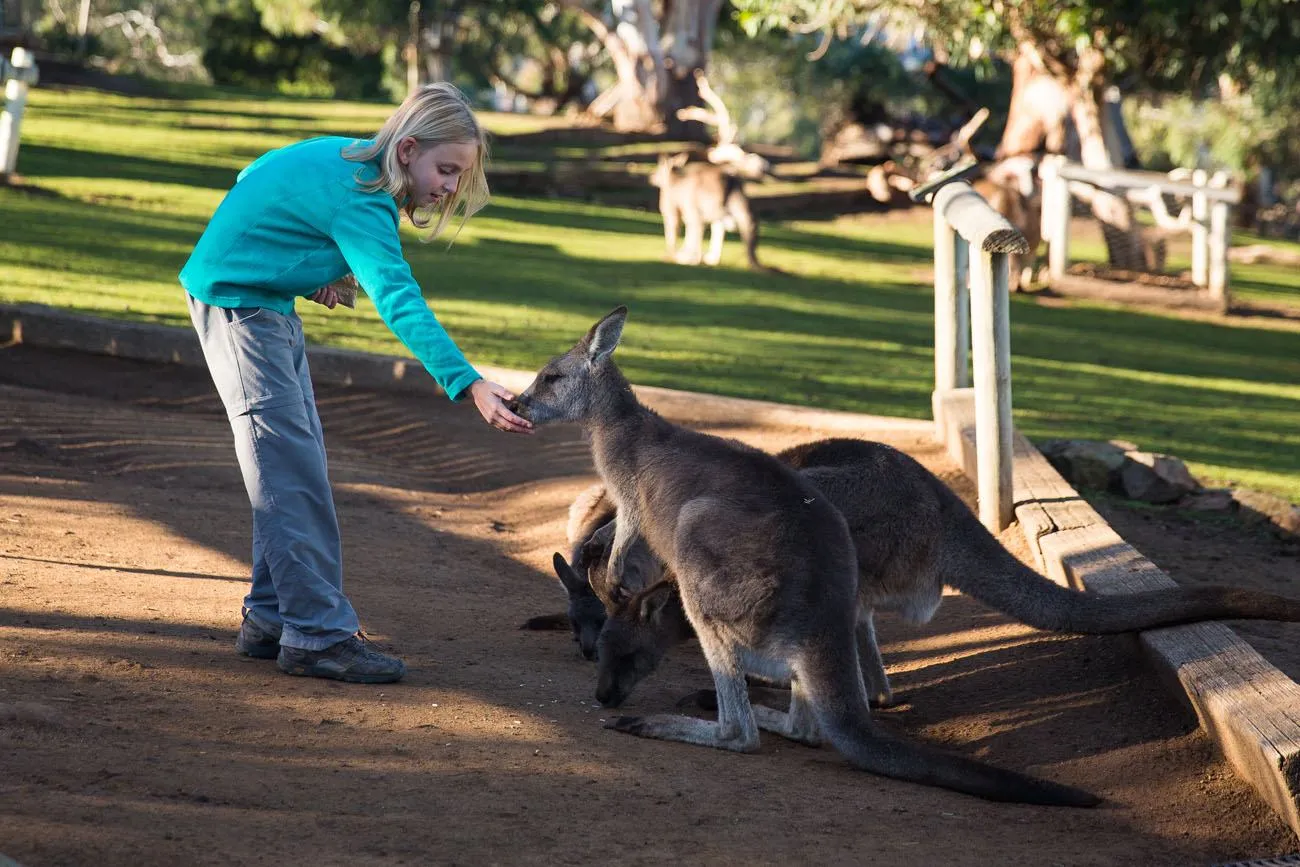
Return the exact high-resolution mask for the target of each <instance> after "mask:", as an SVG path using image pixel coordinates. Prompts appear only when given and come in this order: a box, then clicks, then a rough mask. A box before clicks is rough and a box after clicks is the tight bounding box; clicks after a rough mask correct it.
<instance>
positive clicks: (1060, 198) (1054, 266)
mask: <svg viewBox="0 0 1300 867" xmlns="http://www.w3.org/2000/svg"><path fill="white" fill-rule="evenodd" d="M1064 161H1065V158H1064V157H1060V156H1048V157H1044V158H1043V162H1042V164H1041V165H1039V167H1038V176H1039V177H1040V178H1042V181H1043V221H1042V231H1043V237H1044V238H1046V239H1047V274H1048V278H1049V282H1051V281H1058V280H1060V279H1061V278H1062V277H1064V276H1065V269H1066V268H1067V267H1068V266H1069V264H1070V212H1071V210H1072V207H1071V204H1070V182H1069V181H1068V180H1066V179H1065V178H1063V177H1061V165H1062V163H1063V162H1064Z"/></svg>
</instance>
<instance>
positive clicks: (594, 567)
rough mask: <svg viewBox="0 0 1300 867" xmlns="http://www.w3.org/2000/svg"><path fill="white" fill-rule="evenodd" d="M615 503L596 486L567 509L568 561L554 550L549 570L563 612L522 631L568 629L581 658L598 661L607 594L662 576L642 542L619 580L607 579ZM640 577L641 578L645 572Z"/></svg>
mask: <svg viewBox="0 0 1300 867" xmlns="http://www.w3.org/2000/svg"><path fill="white" fill-rule="evenodd" d="M616 514H617V512H616V510H615V508H614V504H613V502H612V501H610V499H609V497H608V496H607V495H606V493H605V486H604V485H602V484H595V485H592V486H591V487H589V488H587V489H586V490H585V491H583V492H582V493H581V494H579V495H578V496H577V498H576V499H575V500H574V501H573V503H572V504H571V505H570V506H569V521H568V528H567V531H566V536H567V538H568V542H569V557H568V559H567V560H566V559H565V557H564V555H563V554H561V553H560V552H558V551H557V552H555V555H554V557H553V558H552V561H551V562H552V566H553V568H554V569H555V577H556V578H558V579H559V581H560V586H561V588H563V590H564V595H565V597H566V598H567V599H568V603H569V605H568V610H567V611H565V612H564V613H557V614H543V615H540V616H538V617H530V618H529V619H528V620H526V621H524V623H523V624H521V625H520V627H519V628H520V629H532V630H547V631H549V630H555V631H560V630H571V631H572V633H573V640H574V641H575V642H577V644H578V650H579V652H580V653H581V654H582V657H583V659H587V660H592V659H595V658H596V645H597V641H598V639H599V637H600V630H601V627H602V626H604V624H605V616H606V612H607V611H608V610H612V609H613V607H614V605H615V598H614V597H612V596H610V595H609V593H610V590H611V589H612V590H613V592H615V593H617V594H619V595H620V598H621V597H623V596H627V595H629V590H628V588H629V587H632V588H640V587H644V586H647V585H648V584H652V583H654V581H656V580H658V579H659V578H661V577H662V571H663V568H662V564H661V563H660V562H659V560H658V558H656V557H655V556H654V555H653V554H652V553H650V549H649V548H648V547H646V545H645V543H644V542H643V541H639V540H638V542H637V543H636V544H635V545H634V548H633V556H631V557H629V559H628V560H627V562H626V563H625V565H624V569H625V570H626V571H625V573H624V575H623V579H622V581H620V582H613V581H609V580H608V579H607V578H606V575H605V569H606V566H607V564H608V562H609V547H610V545H611V544H612V543H613V540H614V523H613V521H614V516H615V515H616ZM643 573H644V574H643Z"/></svg>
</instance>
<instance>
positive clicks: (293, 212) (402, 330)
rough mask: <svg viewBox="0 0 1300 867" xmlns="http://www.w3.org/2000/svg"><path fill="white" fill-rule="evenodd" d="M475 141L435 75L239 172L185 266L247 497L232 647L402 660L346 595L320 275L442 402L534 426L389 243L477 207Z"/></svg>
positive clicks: (291, 660)
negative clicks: (342, 288) (472, 357)
mask: <svg viewBox="0 0 1300 867" xmlns="http://www.w3.org/2000/svg"><path fill="white" fill-rule="evenodd" d="M486 150H487V147H486V138H485V135H484V133H483V130H482V129H481V128H480V127H479V125H478V122H477V120H476V119H475V117H474V114H473V112H472V111H471V110H470V107H469V103H468V102H467V101H466V99H465V97H464V96H463V95H462V94H461V93H460V91H458V90H457V89H456V88H455V87H453V86H451V85H449V84H432V85H429V86H427V87H424V88H422V89H420V90H419V91H418V92H416V93H415V94H413V95H412V96H410V97H409V98H408V99H407V100H406V101H405V102H403V103H402V105H401V107H400V108H398V110H397V111H396V113H394V114H393V116H392V117H391V118H389V119H388V122H387V123H385V124H384V126H383V128H382V129H381V130H380V131H379V133H378V134H377V135H376V136H375V138H374V139H373V140H360V141H356V140H351V139H344V138H316V139H309V140H307V141H303V142H299V143H297V144H294V145H290V146H288V147H284V148H280V149H279V150H275V151H271V152H270V153H268V154H266V155H264V156H262V157H261V158H259V159H258V160H257V161H256V162H254V163H253V164H252V165H250V166H249V167H248V168H246V169H244V171H243V172H241V173H240V175H239V178H238V180H237V181H236V183H235V186H234V187H233V188H232V189H231V190H230V192H229V193H228V194H227V195H226V197H225V199H224V200H223V201H222V202H221V205H220V206H219V207H218V208H217V211H216V213H215V214H214V215H213V217H212V220H211V222H209V223H208V226H207V229H206V230H205V231H204V232H203V236H202V237H201V238H200V239H199V242H198V244H197V245H196V246H195V248H194V252H193V253H192V254H191V256H190V258H189V261H188V262H187V263H186V264H185V267H184V269H183V270H182V271H181V274H180V280H181V285H182V286H184V287H185V289H186V291H187V292H188V293H189V307H190V318H191V319H192V320H193V322H194V327H195V329H196V330H197V331H198V334H199V340H200V342H201V343H202V345H203V355H204V358H205V359H206V360H207V363H208V369H209V371H210V372H211V373H212V379H213V382H214V383H215V384H216V387H217V391H218V393H219V394H220V395H221V400H222V403H224V404H225V408H226V414H227V416H228V417H229V419H230V425H231V428H232V429H233V430H234V434H235V451H236V454H237V455H238V458H239V466H240V469H241V470H242V472H243V476H244V484H245V486H246V487H247V489H248V496H249V499H250V501H251V502H252V506H253V584H252V589H251V590H250V591H249V593H248V596H247V597H246V598H245V599H244V621H243V624H242V625H241V627H240V630H239V637H238V638H237V639H236V641H235V647H236V649H237V650H238V651H239V652H240V653H243V654H246V655H248V656H253V657H257V658H259V659H276V661H277V664H278V666H279V668H280V670H281V671H284V672H286V673H288V674H296V675H307V676H311V677H327V678H333V679H336V680H345V681H350V682H354V683H389V682H392V681H395V680H398V679H400V678H401V677H402V675H403V674H405V672H406V666H405V664H404V663H403V662H402V661H401V660H400V659H397V658H395V657H392V656H387V655H385V654H383V653H380V652H379V651H378V650H376V649H375V648H374V647H373V646H372V645H370V644H368V643H367V642H366V641H365V639H364V638H363V637H362V636H361V635H360V633H359V623H358V620H357V615H356V612H355V611H354V610H353V609H352V605H351V603H350V602H349V601H348V598H347V597H346V596H345V595H344V594H343V573H342V559H341V553H342V551H341V543H340V539H339V529H338V521H337V519H336V517H335V512H334V501H333V495H332V493H331V490H330V484H329V478H328V475H327V471H326V462H325V440H324V436H323V434H322V433H321V425H320V419H319V417H318V416H317V413H316V403H315V399H314V396H313V392H312V385H311V377H310V375H309V373H308V370H307V357H306V353H305V351H304V344H303V335H302V322H301V320H300V319H299V318H298V316H297V314H296V313H295V312H294V301H295V299H296V298H297V297H298V296H306V297H310V298H311V299H312V300H314V301H317V302H318V303H322V304H325V305H326V306H328V307H331V308H332V307H333V306H334V305H335V303H336V302H337V301H338V300H339V294H338V290H337V288H336V287H334V286H331V285H329V284H331V283H334V282H335V281H338V280H340V279H341V278H343V277H344V276H345V275H347V274H348V273H349V272H350V273H351V274H353V275H355V277H356V280H357V282H359V283H360V285H361V286H362V287H363V288H364V289H365V290H366V293H367V294H368V295H369V296H370V298H371V299H372V300H373V302H374V304H375V308H376V310H378V312H379V315H380V317H381V318H382V319H383V320H384V323H385V324H387V325H388V327H389V328H390V329H392V331H393V333H394V334H396V335H397V336H398V338H400V339H401V341H402V342H403V343H404V344H405V345H406V346H407V348H408V349H410V350H411V352H412V354H414V355H415V357H416V358H418V359H419V360H420V362H421V363H422V364H423V365H424V366H425V368H426V369H427V370H428V371H429V373H430V374H432V375H433V378H434V379H435V380H436V381H437V383H438V384H439V385H440V386H441V387H442V388H443V390H444V391H446V393H447V396H448V397H450V398H451V399H452V400H460V399H462V398H463V397H465V396H467V395H468V396H469V397H471V398H472V399H473V401H474V405H475V406H476V407H477V408H478V411H479V412H480V413H481V414H482V416H483V418H484V420H485V421H487V422H488V423H489V424H491V425H493V426H494V427H497V428H500V429H501V430H505V431H514V432H519V433H531V432H532V430H531V427H532V426H531V425H530V424H529V423H528V422H526V421H524V420H523V419H521V418H519V417H518V416H516V415H515V414H514V413H512V412H511V411H510V410H509V409H508V408H507V407H506V403H505V402H506V401H508V400H510V399H512V398H513V395H512V394H510V392H509V391H507V390H506V389H505V388H503V387H502V386H500V385H497V384H496V383H492V382H488V381H486V380H484V379H483V378H482V377H481V376H479V374H478V372H477V371H475V370H474V368H473V367H471V366H470V364H469V362H468V361H466V360H465V356H464V355H463V354H461V351H460V350H459V349H458V348H457V347H456V344H455V343H454V342H453V341H452V339H451V338H450V337H449V336H448V335H447V332H446V331H444V330H443V327H442V325H440V324H439V322H438V320H437V319H436V318H435V317H434V315H433V313H432V311H430V310H429V307H428V305H427V304H426V303H425V301H424V297H423V294H422V293H421V291H420V287H419V285H418V284H417V283H416V282H415V279H414V278H413V277H412V275H411V269H410V266H409V265H408V264H407V263H406V260H405V259H404V258H403V256H402V248H401V243H400V241H399V239H398V231H397V230H398V225H399V223H400V217H399V214H400V213H405V214H406V216H407V217H408V218H409V219H410V221H411V222H412V223H413V224H415V225H416V226H419V227H421V228H424V227H431V230H430V232H429V238H433V237H435V236H436V235H437V234H438V233H439V232H441V231H442V230H443V229H444V228H445V227H446V225H447V223H448V221H449V220H450V219H451V217H452V215H453V214H454V213H455V212H456V211H457V210H458V209H459V210H461V211H462V213H463V215H464V216H463V218H462V220H461V225H462V226H463V225H464V221H465V220H468V219H469V217H470V216H471V215H473V214H474V213H475V212H476V211H478V210H479V209H480V208H481V207H483V205H484V204H485V203H486V201H487V195H488V190H487V181H486V179H485V177H484V173H483V168H484V166H483V164H484V160H485V157H486ZM322 286H324V287H325V288H323V289H321V288H319V287H322Z"/></svg>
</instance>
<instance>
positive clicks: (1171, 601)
mask: <svg viewBox="0 0 1300 867" xmlns="http://www.w3.org/2000/svg"><path fill="white" fill-rule="evenodd" d="M959 505H962V504H960V503H959ZM962 510H963V511H964V513H965V514H964V515H962V516H960V517H959V516H957V515H954V516H953V517H954V519H956V520H954V521H953V522H952V523H951V524H950V527H951V526H955V528H956V529H952V530H949V533H948V536H947V537H946V538H945V539H944V544H943V551H942V553H941V555H940V563H939V569H940V575H941V576H942V580H943V582H944V583H945V584H947V585H948V586H950V587H955V588H956V589H958V590H960V591H961V592H963V593H965V594H967V595H968V596H973V597H974V598H976V599H978V600H979V601H980V602H983V603H984V604H985V605H988V606H989V607H990V608H995V609H997V610H998V611H1001V612H1003V613H1004V614H1008V615H1010V616H1011V617H1013V618H1015V619H1016V620H1018V621H1020V622H1021V623H1025V624H1028V625H1029V626H1033V627H1035V628H1038V629H1046V630H1049V631H1052V632H1082V633H1111V632H1134V631H1138V630H1143V629H1155V628H1157V627H1161V626H1176V625H1178V624H1180V623H1195V622H1198V621H1202V620H1236V619H1256V620H1280V621H1289V622H1296V621H1300V601H1298V600H1295V599H1288V598H1287V597H1285V596H1278V595H1276V594H1274V593H1264V592H1261V591H1257V590H1246V589H1243V588H1238V587H1226V586H1221V585H1207V586H1202V587H1170V588H1166V589H1161V590H1146V591H1141V592H1137V593H1115V594H1100V593H1086V592H1079V591H1076V590H1070V589H1068V588H1065V587H1062V586H1060V585H1059V584H1057V583H1055V582H1053V581H1051V580H1050V579H1048V578H1045V577H1043V576H1042V575H1040V574H1038V573H1037V572H1035V571H1034V570H1033V569H1030V568H1029V567H1027V566H1025V565H1024V564H1023V563H1021V562H1020V561H1019V560H1017V559H1016V558H1015V557H1014V556H1013V555H1012V554H1011V553H1010V552H1009V551H1007V550H1006V549H1005V548H1003V547H1002V545H1001V544H1000V543H999V542H998V541H997V539H995V538H994V537H993V536H992V535H991V534H990V533H989V532H988V531H987V530H986V529H984V527H983V525H981V524H980V523H979V521H978V520H977V519H976V518H975V516H974V515H973V514H971V513H970V510H969V509H966V508H965V506H964V505H962Z"/></svg>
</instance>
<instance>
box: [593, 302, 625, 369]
mask: <svg viewBox="0 0 1300 867" xmlns="http://www.w3.org/2000/svg"><path fill="white" fill-rule="evenodd" d="M625 322H627V308H626V307H622V306H620V307H618V308H616V309H614V310H613V311H612V312H610V314H609V315H608V316H606V317H605V318H604V319H602V320H600V321H599V322H597V323H596V324H595V325H593V326H592V327H591V331H589V332H587V359H588V360H589V361H591V362H592V363H593V364H594V363H596V362H598V361H604V360H605V359H606V358H609V356H610V354H611V353H613V351H614V347H616V346H618V342H619V340H620V339H622V337H623V323H625Z"/></svg>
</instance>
